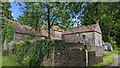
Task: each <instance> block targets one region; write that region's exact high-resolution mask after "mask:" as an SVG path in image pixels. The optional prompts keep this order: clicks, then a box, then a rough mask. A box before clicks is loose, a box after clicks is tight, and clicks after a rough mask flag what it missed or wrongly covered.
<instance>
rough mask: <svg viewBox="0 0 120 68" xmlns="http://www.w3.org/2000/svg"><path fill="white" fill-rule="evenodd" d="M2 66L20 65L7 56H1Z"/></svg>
mask: <svg viewBox="0 0 120 68" xmlns="http://www.w3.org/2000/svg"><path fill="white" fill-rule="evenodd" d="M2 66H21V64H19V63H18V62H17V61H16V60H15V59H11V58H9V57H8V56H2Z"/></svg>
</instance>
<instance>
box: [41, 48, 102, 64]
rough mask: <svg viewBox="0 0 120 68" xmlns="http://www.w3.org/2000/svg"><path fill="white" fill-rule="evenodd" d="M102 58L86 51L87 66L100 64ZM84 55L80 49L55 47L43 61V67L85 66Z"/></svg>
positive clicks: (93, 52)
mask: <svg viewBox="0 0 120 68" xmlns="http://www.w3.org/2000/svg"><path fill="white" fill-rule="evenodd" d="M102 61H103V58H102V57H100V56H96V53H95V51H88V65H93V64H96V63H99V62H102ZM85 63H86V54H85V51H81V50H80V48H78V47H77V48H72V47H64V48H59V47H55V48H54V49H53V51H52V52H51V53H50V55H49V57H48V58H46V59H45V60H44V61H43V65H45V66H85Z"/></svg>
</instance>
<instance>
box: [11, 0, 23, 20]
mask: <svg viewBox="0 0 120 68" xmlns="http://www.w3.org/2000/svg"><path fill="white" fill-rule="evenodd" d="M10 4H11V9H10V10H11V11H12V16H13V19H17V17H19V16H20V15H22V14H23V13H22V12H20V11H19V8H20V6H19V5H16V4H15V3H14V2H10ZM21 4H22V6H25V5H24V3H21Z"/></svg>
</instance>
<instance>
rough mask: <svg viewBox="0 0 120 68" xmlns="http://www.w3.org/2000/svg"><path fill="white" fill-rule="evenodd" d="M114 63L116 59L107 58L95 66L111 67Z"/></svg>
mask: <svg viewBox="0 0 120 68" xmlns="http://www.w3.org/2000/svg"><path fill="white" fill-rule="evenodd" d="M113 62H114V58H113V57H112V56H107V57H106V58H104V59H103V62H101V63H99V64H96V65H94V66H107V65H110V64H112V63H113Z"/></svg>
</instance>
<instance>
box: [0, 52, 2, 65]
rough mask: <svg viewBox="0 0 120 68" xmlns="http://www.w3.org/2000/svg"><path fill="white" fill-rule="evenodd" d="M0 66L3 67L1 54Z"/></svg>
mask: <svg viewBox="0 0 120 68" xmlns="http://www.w3.org/2000/svg"><path fill="white" fill-rule="evenodd" d="M0 67H2V56H1V54H0Z"/></svg>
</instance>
